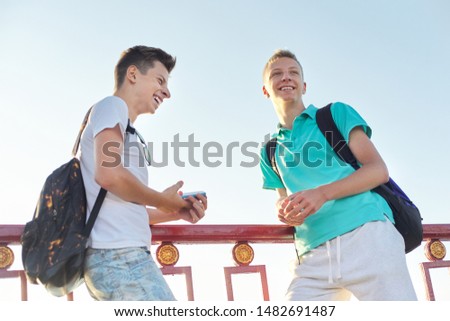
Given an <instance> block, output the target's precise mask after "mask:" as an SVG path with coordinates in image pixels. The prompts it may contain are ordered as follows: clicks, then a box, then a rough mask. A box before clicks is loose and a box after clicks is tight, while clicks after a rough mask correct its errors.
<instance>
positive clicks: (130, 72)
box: [126, 65, 138, 84]
mask: <svg viewBox="0 0 450 321" xmlns="http://www.w3.org/2000/svg"><path fill="white" fill-rule="evenodd" d="M137 73H138V69H137V67H136V66H135V65H131V66H130V67H128V69H127V76H126V78H127V79H128V81H129V82H130V83H132V84H135V83H136V75H137Z"/></svg>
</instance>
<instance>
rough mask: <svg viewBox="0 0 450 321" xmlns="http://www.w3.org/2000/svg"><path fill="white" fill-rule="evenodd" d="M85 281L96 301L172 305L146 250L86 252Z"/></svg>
mask: <svg viewBox="0 0 450 321" xmlns="http://www.w3.org/2000/svg"><path fill="white" fill-rule="evenodd" d="M84 280H85V282H86V286H87V289H88V291H89V293H90V295H91V296H92V297H93V298H94V299H95V300H99V301H174V300H175V297H174V295H173V293H172V291H171V290H170V288H169V286H168V284H167V282H166V280H165V279H164V276H163V274H162V273H161V270H160V269H159V268H158V266H157V265H156V264H155V262H154V260H153V258H152V256H151V254H150V252H149V251H148V250H147V249H146V248H139V247H133V248H123V249H92V248H88V249H87V252H86V259H85V265H84Z"/></svg>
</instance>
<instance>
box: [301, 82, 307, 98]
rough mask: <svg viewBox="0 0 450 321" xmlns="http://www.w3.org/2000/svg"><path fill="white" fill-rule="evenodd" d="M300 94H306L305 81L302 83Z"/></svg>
mask: <svg viewBox="0 0 450 321" xmlns="http://www.w3.org/2000/svg"><path fill="white" fill-rule="evenodd" d="M302 94H303V95H304V94H306V82H304V83H303V89H302Z"/></svg>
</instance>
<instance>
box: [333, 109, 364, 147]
mask: <svg viewBox="0 0 450 321" xmlns="http://www.w3.org/2000/svg"><path fill="white" fill-rule="evenodd" d="M331 114H332V115H333V119H334V122H335V123H336V126H337V127H338V129H339V131H340V132H341V133H342V136H344V139H345V140H346V141H347V142H348V140H349V136H350V132H351V131H352V129H354V128H355V127H362V129H363V130H364V132H365V133H366V135H367V136H368V137H369V138H370V137H371V136H372V129H371V128H370V127H369V125H367V123H366V121H365V120H364V119H363V118H362V117H361V116H360V115H359V113H358V112H357V111H356V110H355V109H354V108H353V107H351V106H349V105H347V104H344V103H341V102H336V103H333V105H332V106H331Z"/></svg>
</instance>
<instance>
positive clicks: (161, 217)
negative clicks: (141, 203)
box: [147, 208, 179, 225]
mask: <svg viewBox="0 0 450 321" xmlns="http://www.w3.org/2000/svg"><path fill="white" fill-rule="evenodd" d="M147 213H148V221H149V224H150V225H154V224H159V223H166V222H171V221H176V220H179V216H178V215H177V214H176V213H165V212H162V211H160V210H158V209H154V208H147Z"/></svg>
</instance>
